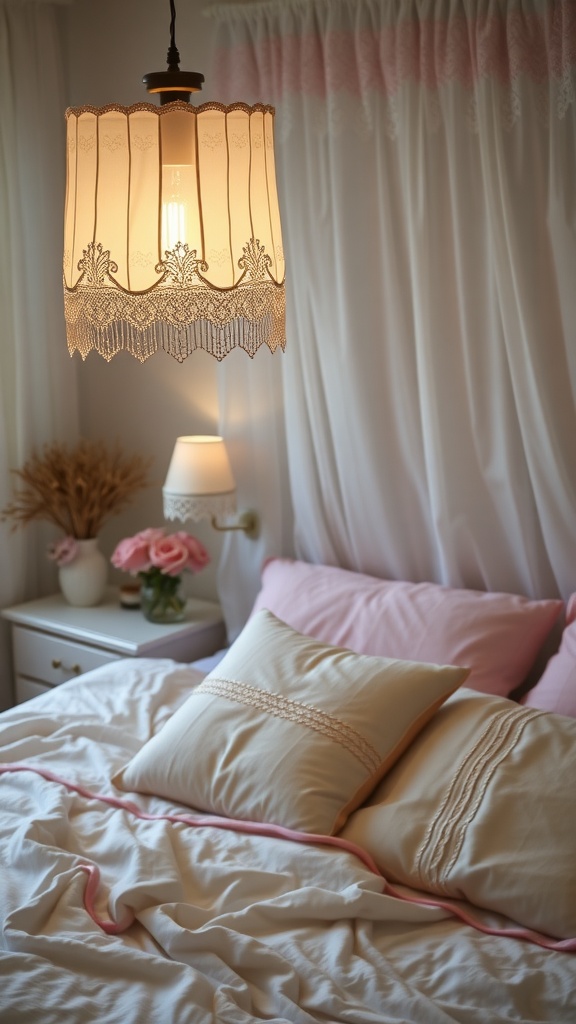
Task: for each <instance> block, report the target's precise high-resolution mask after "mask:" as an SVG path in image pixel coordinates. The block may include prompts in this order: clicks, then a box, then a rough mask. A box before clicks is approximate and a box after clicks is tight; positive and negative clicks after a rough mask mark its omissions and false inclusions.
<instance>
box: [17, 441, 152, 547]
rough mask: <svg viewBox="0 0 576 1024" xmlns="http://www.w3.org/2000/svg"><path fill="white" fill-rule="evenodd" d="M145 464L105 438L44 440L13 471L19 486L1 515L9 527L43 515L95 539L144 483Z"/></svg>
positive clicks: (71, 531) (67, 529)
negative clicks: (64, 441)
mask: <svg viewBox="0 0 576 1024" xmlns="http://www.w3.org/2000/svg"><path fill="white" fill-rule="evenodd" d="M150 462H151V460H150V459H145V458H143V457H142V456H140V455H126V454H124V452H123V451H122V449H121V448H120V446H119V444H115V445H108V444H106V442H104V441H88V440H81V441H79V442H78V444H75V445H73V446H69V445H66V444H61V443H59V442H54V443H52V444H47V445H45V446H44V448H43V449H42V450H41V451H40V452H38V451H33V452H32V454H31V455H30V457H29V458H28V460H27V461H26V462H25V464H24V466H23V467H22V469H15V470H13V471H12V472H13V473H14V475H15V476H16V477H18V479H19V481H20V486H19V487H18V488H17V489H16V490H15V493H14V499H13V501H11V502H10V503H9V504H8V505H7V506H6V507H5V508H4V509H3V510H2V513H1V514H0V519H2V520H3V521H7V520H12V522H13V525H14V528H16V527H18V526H25V525H26V524H27V523H31V522H32V521H34V520H39V519H44V520H47V521H48V522H50V523H53V524H54V525H55V526H58V527H59V528H60V529H61V530H63V531H64V533H65V534H67V535H69V536H72V537H75V538H76V539H77V540H88V539H89V538H91V537H97V536H98V534H99V533H100V530H101V529H102V527H103V525H104V523H106V522H107V520H108V519H111V518H112V517H113V516H115V515H117V514H118V513H119V512H121V511H123V509H124V508H126V506H127V505H129V504H130V502H131V501H132V500H133V498H134V496H135V495H136V494H137V492H138V491H140V490H142V489H143V488H144V487H147V486H148V485H149V482H150V481H149V479H148V472H149V468H150Z"/></svg>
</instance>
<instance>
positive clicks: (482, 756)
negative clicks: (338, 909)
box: [416, 707, 544, 895]
mask: <svg viewBox="0 0 576 1024" xmlns="http://www.w3.org/2000/svg"><path fill="white" fill-rule="evenodd" d="M542 714H544V712H542V711H538V710H536V709H534V710H530V711H529V712H528V713H527V709H526V708H523V707H513V708H506V709H505V710H502V711H500V712H498V713H497V715H495V716H494V717H493V718H491V720H490V721H489V722H488V724H487V726H486V728H485V729H484V730H483V731H482V733H481V735H480V736H479V737H478V739H477V740H476V742H475V743H474V745H473V746H472V747H471V748H470V750H468V751H467V753H466V754H465V756H464V757H463V758H462V760H461V761H460V763H459V765H458V767H457V768H456V771H455V773H454V775H453V776H452V779H451V782H450V783H449V785H448V787H447V790H446V793H445V795H444V799H443V800H442V803H441V805H440V807H439V809H438V811H437V813H436V814H435V816H434V818H433V819H432V821H431V823H430V825H429V826H428V829H427V830H426V835H425V837H424V840H423V842H422V845H421V846H420V848H419V850H418V853H417V858H416V869H417V871H418V873H419V876H420V878H421V879H422V880H425V879H426V877H427V876H428V877H427V882H428V885H432V886H433V887H434V886H435V887H436V888H437V889H439V890H440V891H442V892H444V893H446V894H447V895H449V892H450V891H449V886H448V875H449V873H450V871H451V870H452V868H453V867H454V864H455V862H456V860H457V858H458V856H459V854H460V852H461V849H462V846H463V843H464V839H465V836H466V829H467V828H468V826H469V824H470V822H471V821H473V819H474V817H475V816H476V814H477V813H478V810H479V808H480V805H481V803H482V799H483V797H484V794H485V792H486V789H487V787H488V784H489V783H490V781H491V779H492V777H493V775H494V773H495V771H496V769H497V768H498V766H499V765H500V764H501V762H502V761H503V760H504V759H505V757H506V756H507V755H508V754H509V753H510V751H511V750H512V749H513V748H514V746H515V745H516V743H517V742H518V740H519V738H520V736H521V734H522V732H523V731H524V729H525V728H526V726H527V725H528V722H530V721H532V720H533V719H534V718H538V717H540V715H542ZM452 807H454V809H453V810H452ZM435 834H436V835H437V839H436V845H435V846H434V848H433V849H432V856H431V859H430V863H429V865H428V871H426V869H425V868H424V867H423V865H422V861H423V859H424V856H425V854H426V852H427V850H428V849H431V847H432V843H433V842H434V838H435ZM450 851H451V852H450Z"/></svg>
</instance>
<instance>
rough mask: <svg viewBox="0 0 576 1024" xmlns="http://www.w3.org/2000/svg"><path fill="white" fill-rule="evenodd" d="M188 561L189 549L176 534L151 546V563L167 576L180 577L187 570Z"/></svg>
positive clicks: (156, 541)
mask: <svg viewBox="0 0 576 1024" xmlns="http://www.w3.org/2000/svg"><path fill="white" fill-rule="evenodd" d="M188 559H189V553H188V548H187V546H186V544H184V542H183V541H182V540H181V538H180V537H178V535H177V534H175V533H173V534H171V535H170V536H168V537H159V538H158V539H157V540H154V541H152V543H151V545H150V563H151V564H152V565H153V566H155V568H156V569H160V572H163V573H164V574H165V575H166V576H179V575H180V573H181V572H182V570H183V569H186V567H187V564H188Z"/></svg>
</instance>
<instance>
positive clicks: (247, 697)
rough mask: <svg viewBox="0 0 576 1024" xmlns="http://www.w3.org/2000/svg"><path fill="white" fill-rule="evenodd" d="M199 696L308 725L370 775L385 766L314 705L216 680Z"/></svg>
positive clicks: (363, 739) (362, 738)
mask: <svg viewBox="0 0 576 1024" xmlns="http://www.w3.org/2000/svg"><path fill="white" fill-rule="evenodd" d="M198 693H210V694H212V695H213V696H216V697H226V698H228V700H233V701H236V702H237V703H239V704H244V705H247V706H250V707H254V708H257V709H258V710H260V711H266V712H267V713H268V714H270V715H273V716H274V717H276V718H283V719H286V720H288V721H291V722H296V723H297V724H299V725H304V726H307V727H308V728H309V729H312V730H313V731H314V732H317V733H319V734H320V735H323V736H326V737H327V738H328V739H330V740H333V741H334V742H337V743H340V745H341V746H343V747H345V748H346V749H347V750H348V752H349V753H350V754H352V755H353V756H354V757H355V758H356V759H357V760H358V761H360V763H361V764H362V765H363V766H364V768H365V769H366V770H367V771H368V772H369V773H370V774H371V775H372V774H374V773H375V772H377V771H378V769H379V767H380V765H381V763H382V755H381V754H379V753H378V751H377V750H375V749H374V747H373V746H372V744H371V743H370V742H369V741H368V740H367V739H366V737H365V736H362V734H361V733H359V732H357V730H356V729H354V728H353V726H351V725H348V724H347V723H346V722H343V721H342V720H341V719H340V718H337V717H336V716H335V715H331V714H329V713H328V712H326V711H321V710H320V708H315V707H314V706H313V705H311V704H304V703H302V702H300V701H295V700H291V699H290V698H289V697H284V696H283V695H282V694H277V693H270V692H269V691H267V690H261V689H260V688H259V687H257V686H250V684H249V683H242V682H240V681H238V680H232V679H222V678H217V677H213V678H212V679H204V680H203V682H202V683H200V685H199V686H197V687H196V689H195V690H194V695H195V694H198Z"/></svg>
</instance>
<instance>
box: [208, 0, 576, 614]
mask: <svg viewBox="0 0 576 1024" xmlns="http://www.w3.org/2000/svg"><path fill="white" fill-rule="evenodd" d="M575 11H576V8H575V5H574V3H572V2H570V0H508V2H506V0H475V2H474V3H462V2H461V0H404V2H403V3H393V2H391V0H354V2H352V0H282V2H270V3H258V4H254V5H250V4H246V5H243V6H241V7H238V6H236V5H234V6H232V5H229V6H224V7H221V8H219V9H218V10H217V11H216V12H215V17H216V18H217V49H216V59H215V68H216V73H217V74H218V75H219V85H220V93H221V96H222V99H225V100H229V99H232V98H236V99H238V98H240V97H242V98H247V99H250V100H252V99H260V100H264V101H268V102H271V103H273V104H274V105H275V106H276V110H277V132H278V138H277V163H278V166H279V173H280V190H281V202H282V205H283V214H284V219H283V231H284V241H285V247H286V257H287V259H286V262H287V281H288V289H289V336H288V348H287V352H286V355H285V356H283V357H281V360H280V362H281V364H282V365H281V369H279V370H277V371H276V372H278V373H281V374H282V376H283V390H284V415H285V426H286V437H287V445H288V454H289V467H290V489H291V497H292V503H293V508H294V515H295V541H296V550H297V553H298V554H299V555H300V556H301V557H303V558H305V559H307V560H309V561H313V562H325V563H333V564H334V563H335V564H339V565H342V566H346V567H349V568H354V569H357V570H361V571H366V572H371V573H374V574H376V575H380V576H385V577H392V578H404V579H410V580H415V581H418V580H433V581H437V582H442V583H446V584H450V585H454V586H460V585H463V586H470V587H478V588H481V589H492V590H510V591H515V592H520V593H525V594H527V595H531V596H553V595H555V594H558V593H559V594H561V595H563V596H564V597H567V596H568V594H569V593H571V592H572V591H574V590H576V458H575V455H574V451H575V438H576V404H575V394H576V184H575V183H576V16H575ZM228 372H229V371H228V367H223V373H224V374H226V373H228Z"/></svg>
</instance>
